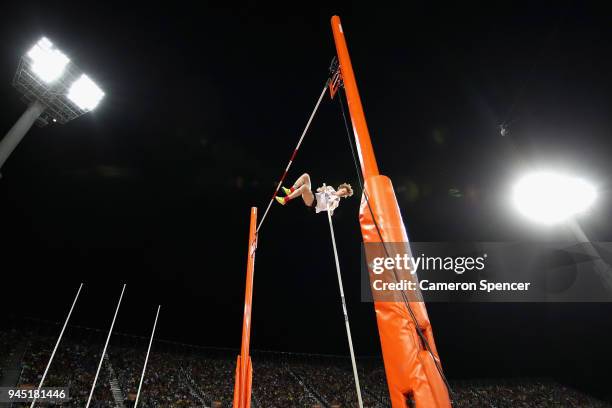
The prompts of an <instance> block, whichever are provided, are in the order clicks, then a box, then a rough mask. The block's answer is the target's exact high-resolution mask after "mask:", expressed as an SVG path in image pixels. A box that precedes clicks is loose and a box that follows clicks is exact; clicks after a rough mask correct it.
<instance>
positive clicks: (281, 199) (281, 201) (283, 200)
mask: <svg viewBox="0 0 612 408" xmlns="http://www.w3.org/2000/svg"><path fill="white" fill-rule="evenodd" d="M275 198H276V201H278V202H279V204H281V205H285V204H287V200H285V198H286V197H278V196H277V197H275Z"/></svg>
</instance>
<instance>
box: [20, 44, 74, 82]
mask: <svg viewBox="0 0 612 408" xmlns="http://www.w3.org/2000/svg"><path fill="white" fill-rule="evenodd" d="M27 55H28V57H30V59H31V60H32V71H33V72H34V73H35V74H36V75H37V76H38V77H39V78H40V79H42V80H43V81H45V82H46V83H50V82H53V81H55V80H56V79H58V78H59V77H60V76H62V74H63V73H64V69H65V68H66V65H68V62H70V60H69V59H68V57H66V56H65V55H64V54H62V52H61V51H59V50H58V49H57V48H55V47H54V46H53V43H52V42H51V41H49V40H48V39H47V38H46V37H43V38H41V39H40V41H38V42H37V43H36V45H34V46H33V47H32V48H31V49H30V51H28V54H27Z"/></svg>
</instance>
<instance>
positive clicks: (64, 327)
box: [30, 283, 83, 408]
mask: <svg viewBox="0 0 612 408" xmlns="http://www.w3.org/2000/svg"><path fill="white" fill-rule="evenodd" d="M81 289H83V284H82V283H81V284H80V285H79V290H77V293H76V295H75V296H74V300H73V301H72V306H70V311H69V312H68V316H66V320H65V321H64V326H62V330H61V331H60V334H59V337H58V338H57V342H56V343H55V347H53V352H51V357H49V362H48V363H47V367H46V368H45V372H44V373H43V375H42V378H41V379H40V383H39V384H38V392H39V393H40V389H41V388H42V386H43V383H44V382H45V378H47V373H48V372H49V367H51V363H52V362H53V358H54V357H55V352H56V351H57V348H58V347H59V345H60V342H61V341H62V337H64V331H65V330H66V326H68V321H69V320H70V316H72V311H73V310H74V305H76V302H77V299H78V298H79V294H81ZM34 404H36V397H34V399H33V400H32V403H31V404H30V408H33V407H34Z"/></svg>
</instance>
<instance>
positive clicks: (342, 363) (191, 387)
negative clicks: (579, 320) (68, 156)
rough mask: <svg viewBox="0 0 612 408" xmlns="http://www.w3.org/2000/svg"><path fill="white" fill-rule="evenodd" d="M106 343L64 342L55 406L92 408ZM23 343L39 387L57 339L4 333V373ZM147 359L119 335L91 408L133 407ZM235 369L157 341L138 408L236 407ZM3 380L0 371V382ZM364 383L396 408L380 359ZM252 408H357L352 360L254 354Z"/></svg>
mask: <svg viewBox="0 0 612 408" xmlns="http://www.w3.org/2000/svg"><path fill="white" fill-rule="evenodd" d="M94 337H96V338H94ZM99 337H100V336H91V335H90V336H84V335H76V336H74V335H73V336H68V337H67V338H65V340H64V341H63V342H62V345H61V346H60V348H59V349H58V352H57V354H56V357H55V359H54V362H53V365H52V366H51V369H50V370H49V374H48V376H47V379H46V381H45V386H62V387H69V394H70V400H69V401H66V402H62V403H58V404H57V405H55V406H61V407H83V406H85V404H86V402H87V398H88V396H89V391H90V387H91V384H92V383H93V379H94V375H95V372H96V369H97V365H98V362H99V360H100V353H101V351H102V346H103V343H102V341H100V339H99ZM19 339H21V340H22V341H21V342H20V341H19ZM130 342H131V343H130ZM20 344H21V346H22V347H21V350H22V351H21V353H22V357H21V362H20V367H21V375H20V378H19V385H20V386H22V387H25V388H33V387H36V386H37V385H38V383H39V382H40V379H41V376H42V373H43V372H44V370H45V367H46V364H47V361H48V358H49V356H50V354H51V351H52V349H53V346H54V344H55V339H54V338H53V337H52V336H50V335H45V334H37V333H33V332H27V333H15V332H14V331H11V332H9V331H4V332H2V331H0V353H2V354H0V363H2V364H0V366H2V367H4V365H5V364H6V361H8V360H10V359H8V356H14V355H15V351H14V350H15V349H16V348H17V346H19V345H20ZM145 353H146V345H145V343H144V341H143V339H137V340H128V341H125V340H122V339H121V338H120V336H113V339H112V340H111V344H110V347H109V349H108V352H107V356H108V358H106V359H104V363H103V366H102V369H101V370H100V376H99V378H98V382H97V386H96V389H95V393H94V396H93V400H92V401H93V403H92V404H91V405H90V406H91V407H96V408H97V407H121V406H123V407H126V408H128V407H131V406H133V404H134V400H135V396H136V392H137V389H138V384H139V381H140V375H141V372H142V365H143V362H144V357H145ZM235 364H236V360H235V352H234V351H227V350H212V349H208V350H207V349H201V348H196V347H186V346H181V347H175V346H171V345H169V344H164V343H163V342H157V343H155V344H154V349H153V351H152V353H151V356H150V358H149V363H148V367H147V374H146V376H145V379H144V382H143V387H142V393H141V398H140V401H139V407H143V408H167V407H211V406H213V407H214V406H220V407H231V406H232V399H233V385H234V370H235ZM1 375H2V373H1V372H0V379H1ZM359 377H360V381H361V390H362V396H363V401H364V406H365V407H368V408H379V407H389V406H390V402H389V398H388V394H387V388H386V387H387V386H386V382H385V377H384V369H383V367H382V364H381V362H380V361H379V360H375V359H360V361H359ZM113 384H117V385H118V388H119V391H117V390H114V391H113V389H112V388H113ZM451 385H452V388H453V406H454V407H455V408H468V407H469V408H479V407H483V408H484V407H487V408H488V407H496V408H502V407H516V408H535V407H538V408H539V407H543V408H544V407H581V408H604V407H611V406H612V405H610V404H607V403H604V402H601V401H598V400H596V399H594V398H592V397H590V396H588V395H586V394H583V393H580V392H578V391H576V390H573V389H571V388H568V387H565V386H562V385H560V384H557V383H555V382H552V381H539V380H531V381H523V382H511V383H510V382H506V383H503V382H498V383H491V382H489V383H482V382H481V383H476V382H455V383H451ZM218 404H220V405H218ZM251 405H252V406H253V407H254V408H294V407H295V408H297V407H300V408H301V407H309V408H312V407H314V406H320V407H322V408H325V407H341V408H345V407H356V406H357V397H356V392H355V385H354V379H353V374H352V369H351V365H350V361H349V360H348V359H346V358H343V357H332V356H312V355H297V354H288V353H270V352H255V353H254V355H253V393H252V404H251ZM13 406H15V407H18V406H29V404H14V405H13ZM47 406H49V405H47Z"/></svg>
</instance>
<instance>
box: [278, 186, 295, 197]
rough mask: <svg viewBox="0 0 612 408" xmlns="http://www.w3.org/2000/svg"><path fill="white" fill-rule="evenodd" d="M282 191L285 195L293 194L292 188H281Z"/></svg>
mask: <svg viewBox="0 0 612 408" xmlns="http://www.w3.org/2000/svg"><path fill="white" fill-rule="evenodd" d="M281 188H282V189H283V191H284V192H285V194H286V195H289V194H291V193H293V189H292V188H287V187H281Z"/></svg>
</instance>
